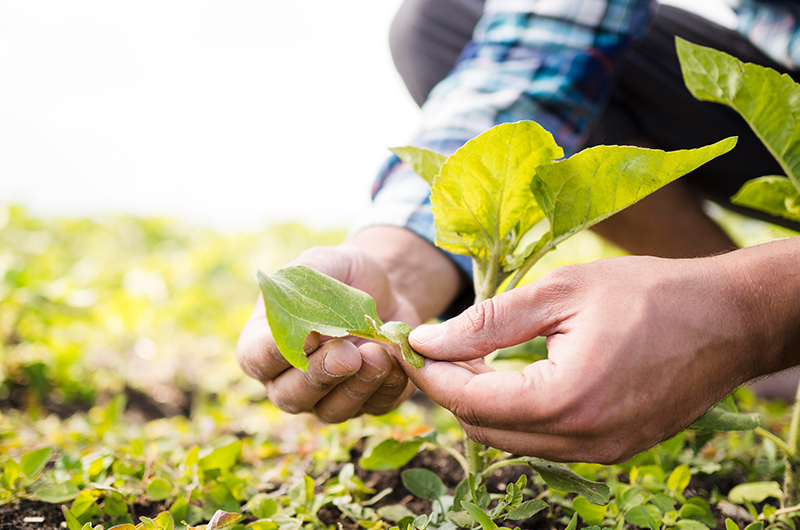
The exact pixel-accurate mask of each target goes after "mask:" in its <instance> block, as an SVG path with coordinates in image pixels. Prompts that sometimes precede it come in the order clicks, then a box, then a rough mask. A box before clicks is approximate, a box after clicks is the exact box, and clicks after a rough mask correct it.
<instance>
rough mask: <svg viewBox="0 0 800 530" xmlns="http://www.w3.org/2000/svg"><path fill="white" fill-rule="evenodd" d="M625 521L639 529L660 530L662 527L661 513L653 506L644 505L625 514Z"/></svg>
mask: <svg viewBox="0 0 800 530" xmlns="http://www.w3.org/2000/svg"><path fill="white" fill-rule="evenodd" d="M625 520H626V521H628V522H629V523H631V524H633V525H636V526H638V527H639V528H648V529H649V530H658V529H659V527H660V526H661V525H660V524H659V522H660V521H661V511H660V510H659V509H658V508H656V507H655V506H653V505H652V504H644V505H640V506H636V507H634V508H631V509H630V510H628V511H627V512H625Z"/></svg>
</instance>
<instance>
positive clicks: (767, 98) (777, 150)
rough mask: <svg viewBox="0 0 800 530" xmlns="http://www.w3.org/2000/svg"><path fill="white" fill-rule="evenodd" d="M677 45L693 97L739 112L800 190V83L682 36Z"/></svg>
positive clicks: (686, 80)
mask: <svg viewBox="0 0 800 530" xmlns="http://www.w3.org/2000/svg"><path fill="white" fill-rule="evenodd" d="M675 45H676V48H677V50H678V59H679V60H680V63H681V70H682V71H683V79H684V81H685V82H686V87H687V88H688V89H689V91H690V92H691V93H692V95H693V96H694V97H696V98H697V99H699V100H701V101H713V102H715V103H722V104H723V105H726V106H728V107H730V108H732V109H733V110H735V111H737V112H738V113H739V114H740V115H741V116H742V117H743V118H744V119H745V121H746V122H747V124H748V125H749V126H750V128H751V129H753V131H754V132H755V133H756V136H758V137H759V139H760V140H761V141H762V142H763V143H764V145H765V146H766V147H767V149H768V150H769V151H770V153H771V154H772V156H774V157H775V159H776V160H777V161H778V163H779V164H780V165H781V167H782V168H783V170H784V171H785V172H786V176H787V177H788V178H789V180H790V181H791V182H792V184H794V186H795V188H796V189H797V190H798V191H800V127H798V126H797V124H798V123H800V85H798V84H797V83H795V82H794V80H793V79H792V78H791V77H789V76H788V75H786V74H783V75H781V74H779V73H778V72H776V71H775V70H772V69H771V68H765V67H763V66H759V65H756V64H751V63H743V62H741V61H740V60H738V59H737V58H735V57H733V56H731V55H728V54H727V53H723V52H720V51H717V50H714V49H711V48H706V47H703V46H697V45H696V44H692V43H690V42H688V41H685V40H683V39H680V38H676V41H675Z"/></svg>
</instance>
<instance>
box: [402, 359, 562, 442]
mask: <svg viewBox="0 0 800 530" xmlns="http://www.w3.org/2000/svg"><path fill="white" fill-rule="evenodd" d="M407 373H408V375H409V377H410V378H411V380H412V382H413V383H414V384H415V385H416V386H417V387H418V388H419V389H420V390H422V391H423V392H424V393H425V394H427V395H428V397H430V398H431V399H432V400H433V401H435V402H436V403H438V404H439V405H441V406H443V407H444V408H446V409H448V410H449V411H451V412H452V413H453V414H454V415H455V416H456V417H458V418H459V419H460V420H461V421H464V422H465V423H467V424H469V425H473V426H477V427H490V428H495V429H511V430H525V431H529V432H533V431H535V432H539V433H545V434H563V432H565V431H567V429H568V428H569V424H568V418H569V417H570V416H569V413H570V412H572V411H574V410H575V406H576V403H575V400H574V399H572V398H571V397H570V396H571V395H574V394H567V393H565V392H564V391H563V390H562V391H554V389H562V388H569V387H568V386H565V385H563V384H561V383H560V381H559V380H560V379H561V376H560V373H559V371H558V369H557V366H556V365H555V364H553V363H552V362H551V361H549V360H547V359H544V360H541V361H537V362H535V363H533V364H531V365H528V366H527V367H526V368H525V369H524V370H523V371H522V372H509V371H492V372H484V373H478V374H476V373H474V372H472V371H471V370H470V369H469V368H465V367H463V366H459V365H458V364H455V363H451V362H446V361H432V360H426V361H425V365H424V366H423V367H422V368H420V369H418V370H414V369H413V368H408V369H407ZM559 431H562V432H559Z"/></svg>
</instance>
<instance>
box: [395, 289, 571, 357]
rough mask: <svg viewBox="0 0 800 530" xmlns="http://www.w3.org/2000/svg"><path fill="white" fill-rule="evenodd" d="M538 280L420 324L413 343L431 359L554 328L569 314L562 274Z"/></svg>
mask: <svg viewBox="0 0 800 530" xmlns="http://www.w3.org/2000/svg"><path fill="white" fill-rule="evenodd" d="M543 280H544V281H543ZM539 282H541V283H538V282H535V283H533V284H530V285H527V286H525V287H520V288H518V289H512V290H511V291H507V292H505V293H502V294H499V295H497V296H495V297H494V298H490V299H488V300H484V301H483V302H481V303H480V304H477V305H474V306H472V307H470V308H469V309H467V310H466V311H464V312H463V313H461V314H460V315H459V316H457V317H455V318H452V319H450V320H448V321H447V322H444V323H442V324H436V325H432V326H420V327H418V328H417V329H415V330H414V331H412V332H411V335H410V336H409V341H410V343H411V347H412V348H414V349H415V350H417V351H419V352H420V353H421V354H423V355H424V356H426V357H429V358H431V359H438V360H447V361H467V360H472V359H477V358H480V357H483V356H485V355H488V354H490V353H492V352H493V351H495V350H497V349H499V348H505V347H508V346H513V345H516V344H521V343H523V342H525V341H528V340H531V339H533V338H534V337H537V336H539V335H549V334H552V333H555V332H556V331H557V330H558V324H559V323H561V322H562V321H563V320H564V319H566V318H567V317H568V316H569V313H567V312H566V309H565V308H566V305H565V301H564V298H565V294H566V293H565V291H568V290H569V289H570V287H569V284H568V282H564V281H560V280H559V281H552V280H547V279H545V278H543V279H542V280H539ZM565 286H566V287H565Z"/></svg>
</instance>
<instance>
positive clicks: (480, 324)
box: [463, 298, 498, 346]
mask: <svg viewBox="0 0 800 530" xmlns="http://www.w3.org/2000/svg"><path fill="white" fill-rule="evenodd" d="M497 316H498V307H497V304H496V302H495V301H494V299H492V298H489V299H488V300H484V301H483V302H481V303H480V304H477V305H474V306H472V307H470V308H469V309H467V310H466V311H465V312H464V322H463V324H464V328H465V331H466V332H467V333H468V334H470V335H477V336H478V337H480V339H481V340H483V341H487V340H488V341H489V342H491V340H490V337H489V333H488V331H489V330H491V328H492V326H493V325H494V322H495V321H496V319H497ZM490 346H491V344H490Z"/></svg>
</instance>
